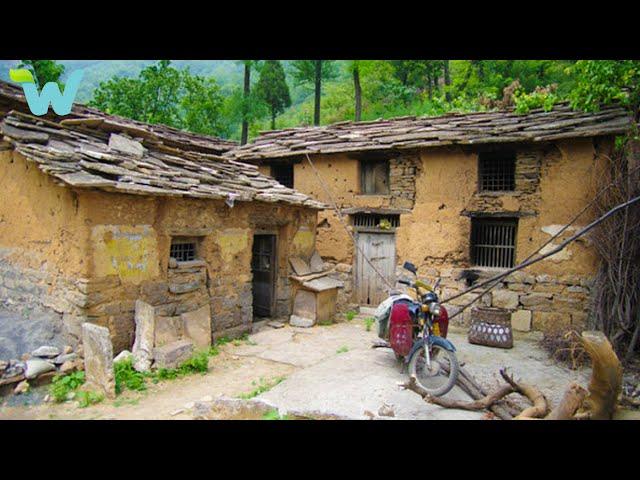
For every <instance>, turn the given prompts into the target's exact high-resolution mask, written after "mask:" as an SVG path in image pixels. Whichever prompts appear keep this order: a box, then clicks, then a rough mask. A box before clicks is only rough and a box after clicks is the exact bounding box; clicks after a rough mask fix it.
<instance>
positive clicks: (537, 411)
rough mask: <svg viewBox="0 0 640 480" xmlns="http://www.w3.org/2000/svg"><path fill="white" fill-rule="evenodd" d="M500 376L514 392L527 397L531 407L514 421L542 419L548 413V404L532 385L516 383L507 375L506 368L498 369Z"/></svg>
mask: <svg viewBox="0 0 640 480" xmlns="http://www.w3.org/2000/svg"><path fill="white" fill-rule="evenodd" d="M500 375H501V376H502V378H503V379H504V381H505V382H507V383H508V384H509V385H511V386H512V387H513V388H514V390H515V391H516V392H518V393H519V394H521V395H523V396H525V397H527V398H528V399H529V401H530V402H531V403H532V404H533V406H531V407H529V408H525V409H524V410H523V411H522V412H520V415H518V416H517V417H515V419H516V420H527V419H531V418H543V417H544V416H545V415H546V414H547V413H548V412H549V403H548V402H547V399H546V398H545V396H544V395H543V394H542V392H541V391H540V390H538V389H537V388H536V387H534V386H532V385H528V384H525V383H522V382H516V381H515V380H514V379H513V377H511V376H509V375H508V374H507V370H506V368H502V369H500Z"/></svg>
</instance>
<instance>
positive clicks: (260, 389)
mask: <svg viewBox="0 0 640 480" xmlns="http://www.w3.org/2000/svg"><path fill="white" fill-rule="evenodd" d="M285 378H287V377H276V378H274V379H272V380H271V381H268V380H265V379H264V378H263V377H260V380H259V382H257V383H256V381H255V380H254V381H253V382H251V385H253V386H255V387H256V388H254V389H253V390H251V391H250V392H249V393H241V394H240V395H238V397H237V398H241V399H243V400H249V399H251V398H254V397H257V396H258V395H261V394H263V393H264V392H268V391H269V390H271V389H272V388H273V387H275V386H276V385H278V384H279V383H281V382H283V381H284V379H285Z"/></svg>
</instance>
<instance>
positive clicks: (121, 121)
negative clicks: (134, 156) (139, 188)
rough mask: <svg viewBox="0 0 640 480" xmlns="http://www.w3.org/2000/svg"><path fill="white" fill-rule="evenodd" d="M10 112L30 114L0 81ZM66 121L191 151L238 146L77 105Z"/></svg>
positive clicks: (0, 99) (2, 109)
mask: <svg viewBox="0 0 640 480" xmlns="http://www.w3.org/2000/svg"><path fill="white" fill-rule="evenodd" d="M10 110H17V111H21V112H23V113H29V110H28V107H27V101H26V99H25V97H24V94H23V92H22V88H21V87H20V86H18V85H15V84H12V83H7V82H4V81H0V114H5V113H6V112H8V111H10ZM44 118H46V119H48V120H53V121H55V119H56V118H59V117H58V116H57V115H55V114H54V113H53V112H52V111H51V110H49V113H48V114H47V115H45V116H44ZM64 118H65V119H68V120H71V119H74V120H75V121H77V122H78V123H79V124H80V123H82V122H84V123H85V124H86V125H90V126H92V127H93V128H97V127H99V128H101V129H103V130H105V131H114V132H127V133H128V134H129V135H131V136H133V137H139V138H145V139H147V140H148V141H155V142H161V143H162V144H163V145H167V146H169V147H176V146H183V145H188V146H189V148H190V149H191V150H196V151H203V152H209V153H215V154H222V153H224V152H226V151H228V150H231V149H232V148H235V147H236V146H237V145H238V144H237V143H236V142H232V141H230V140H224V139H221V138H217V137H213V136H210V135H199V134H195V133H190V132H185V131H183V130H178V129H177V128H173V127H168V126H166V125H152V124H149V123H144V122H139V121H137V120H131V119H129V118H124V117H120V116H118V115H108V114H106V113H104V112H101V111H100V110H96V109H95V108H90V107H85V106H84V105H80V104H78V103H74V104H73V108H72V110H71V113H70V114H69V115H65V117H64Z"/></svg>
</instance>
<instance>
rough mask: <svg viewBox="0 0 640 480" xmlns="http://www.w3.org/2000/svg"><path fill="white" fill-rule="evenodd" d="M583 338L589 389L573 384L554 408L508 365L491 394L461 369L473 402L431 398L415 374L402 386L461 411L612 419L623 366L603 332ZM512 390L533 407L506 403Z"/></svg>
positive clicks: (520, 416)
mask: <svg viewBox="0 0 640 480" xmlns="http://www.w3.org/2000/svg"><path fill="white" fill-rule="evenodd" d="M580 341H581V343H582V345H583V346H584V348H585V350H586V351H587V352H588V354H589V356H590V358H591V362H592V374H591V381H590V383H589V386H588V389H585V388H583V387H581V386H580V385H578V384H576V383H572V384H570V385H569V386H568V387H567V389H566V391H565V393H564V395H563V396H562V399H561V400H560V403H559V404H558V405H556V406H555V407H554V408H551V405H550V403H549V401H548V400H547V398H546V397H545V396H544V395H543V394H542V392H541V391H540V390H538V389H537V388H536V387H535V386H534V385H529V384H526V383H524V382H522V381H516V380H514V378H513V376H511V375H509V374H508V373H507V370H506V369H505V368H503V369H501V370H500V375H501V376H502V378H503V379H504V381H505V385H502V386H500V387H499V388H498V389H496V390H495V391H493V392H491V393H487V392H486V391H484V390H483V389H482V388H481V387H480V386H479V385H478V384H477V383H476V382H475V380H473V378H472V377H471V376H470V375H469V373H468V372H467V371H465V370H464V369H461V371H460V375H459V377H458V383H457V385H458V386H459V387H460V388H461V389H462V390H463V391H465V392H466V393H467V394H468V395H469V396H470V397H471V398H472V399H473V400H472V401H466V402H465V401H459V400H451V399H448V398H445V397H432V396H430V395H429V394H428V392H426V391H425V390H423V389H422V388H421V387H420V385H418V384H417V382H416V379H415V377H412V378H411V379H410V380H409V382H407V383H405V384H404V385H402V388H404V389H407V390H411V391H413V392H415V393H417V394H418V395H420V396H421V397H422V398H423V399H424V401H425V402H428V403H432V404H434V405H439V406H441V407H444V408H456V409H462V410H490V411H491V412H493V413H494V414H495V415H496V416H497V417H498V418H501V419H503V420H510V419H515V420H532V419H544V420H611V419H612V418H613V416H614V414H615V412H616V407H617V405H618V402H619V399H620V396H621V389H622V366H621V365H620V361H619V359H618V357H617V356H616V354H615V352H614V351H613V348H612V347H611V343H610V342H609V340H608V339H607V337H606V336H605V335H604V334H603V333H602V332H597V331H587V332H583V333H582V335H581V337H580ZM513 393H518V394H519V395H521V396H523V397H525V398H526V399H527V400H528V401H529V403H531V406H529V407H527V408H525V409H524V410H522V411H521V412H514V411H513V410H514V409H513V406H512V405H509V404H507V403H506V402H505V399H506V397H507V396H508V395H510V394H513Z"/></svg>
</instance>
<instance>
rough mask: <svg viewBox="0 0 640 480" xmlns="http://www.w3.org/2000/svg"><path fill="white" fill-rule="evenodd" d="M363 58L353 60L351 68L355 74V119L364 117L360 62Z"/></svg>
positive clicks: (350, 63)
mask: <svg viewBox="0 0 640 480" xmlns="http://www.w3.org/2000/svg"><path fill="white" fill-rule="evenodd" d="M361 62H362V60H351V62H349V70H350V71H351V75H352V76H353V98H354V103H355V121H356V122H359V121H360V120H361V118H362V85H361V84H360V63H361Z"/></svg>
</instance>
